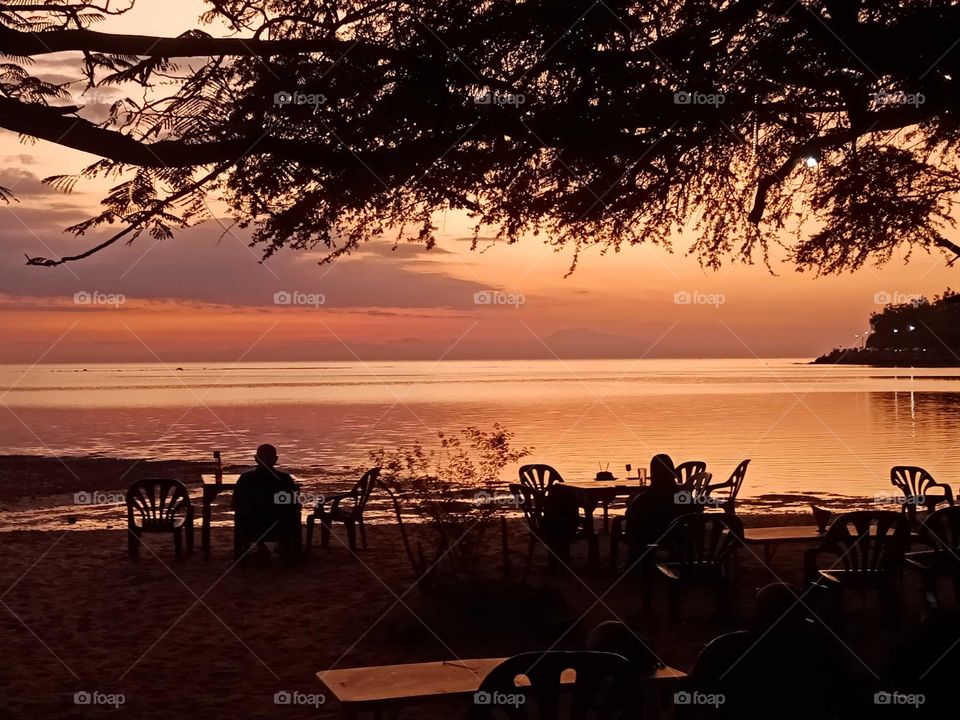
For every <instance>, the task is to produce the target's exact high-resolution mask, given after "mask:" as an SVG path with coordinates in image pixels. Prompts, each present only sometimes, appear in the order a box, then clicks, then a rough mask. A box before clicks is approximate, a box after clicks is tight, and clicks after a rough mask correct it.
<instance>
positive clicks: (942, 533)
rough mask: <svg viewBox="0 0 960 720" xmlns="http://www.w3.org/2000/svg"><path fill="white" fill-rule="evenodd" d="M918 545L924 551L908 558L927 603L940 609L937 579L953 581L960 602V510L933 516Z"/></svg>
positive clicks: (924, 524)
mask: <svg viewBox="0 0 960 720" xmlns="http://www.w3.org/2000/svg"><path fill="white" fill-rule="evenodd" d="M918 535H919V538H918V540H917V542H918V543H920V544H923V545H926V546H927V549H925V550H915V551H913V552H908V553H907V554H906V555H905V559H906V562H907V566H908V567H910V568H912V569H914V570H916V571H917V572H919V573H920V580H921V590H922V593H923V597H924V600H926V602H927V605H928V606H929V607H930V608H931V609H935V608H937V607H938V606H939V604H940V603H939V601H938V599H937V578H939V577H944V576H945V577H949V578H950V579H951V580H952V581H953V588H954V595H955V597H956V599H957V600H960V507H945V508H940V509H939V510H937V511H935V512H932V513H930V514H929V515H928V516H927V518H926V519H925V520H924V521H923V522H922V523H921V524H920V528H919V531H918Z"/></svg>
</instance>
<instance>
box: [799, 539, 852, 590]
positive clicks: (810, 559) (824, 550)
mask: <svg viewBox="0 0 960 720" xmlns="http://www.w3.org/2000/svg"><path fill="white" fill-rule="evenodd" d="M821 555H837V556H841V557H842V552H841V551H840V550H839V548H834V547H833V546H832V545H821V546H820V547H816V548H810V549H809V550H805V551H804V553H803V580H804V582H806V583H810V582H813V581H814V579H816V576H817V572H818V571H819V568H818V567H817V558H819V557H820V556H821Z"/></svg>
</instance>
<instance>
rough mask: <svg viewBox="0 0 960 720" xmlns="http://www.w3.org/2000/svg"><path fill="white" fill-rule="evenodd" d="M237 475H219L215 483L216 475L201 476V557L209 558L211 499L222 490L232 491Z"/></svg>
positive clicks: (235, 484)
mask: <svg viewBox="0 0 960 720" xmlns="http://www.w3.org/2000/svg"><path fill="white" fill-rule="evenodd" d="M239 479H240V476H239V475H233V474H231V475H227V474H224V475H221V476H220V481H219V482H217V476H216V475H201V476H200V480H201V482H202V483H203V505H202V509H201V513H200V514H201V516H202V524H201V527H200V547H201V548H202V549H203V556H204V557H205V558H208V557H210V514H211V510H210V506H211V505H212V504H213V499H214V498H215V497H216V496H217V495H219V494H220V493H222V492H223V491H224V490H233V489H234V488H235V487H236V486H237V480H239Z"/></svg>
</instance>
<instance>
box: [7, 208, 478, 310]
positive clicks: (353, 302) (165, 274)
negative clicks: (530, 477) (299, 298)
mask: <svg viewBox="0 0 960 720" xmlns="http://www.w3.org/2000/svg"><path fill="white" fill-rule="evenodd" d="M74 210H75V209H74V208H70V207H64V208H59V209H47V210H43V211H39V210H37V209H36V208H32V209H25V210H21V209H18V210H16V211H15V213H16V217H15V218H12V219H11V222H8V223H6V224H5V227H4V228H3V229H2V230H0V241H2V250H0V288H3V291H4V292H5V293H7V294H9V295H14V296H31V297H36V296H43V297H49V296H72V295H73V294H74V293H75V292H78V291H81V290H85V291H88V292H94V291H96V292H102V293H122V294H123V295H125V296H126V297H128V298H131V299H139V300H159V299H173V300H181V301H193V302H201V303H205V304H218V305H226V306H234V307H245V308H251V307H269V308H273V307H276V303H275V299H274V298H275V295H276V294H277V293H278V292H286V293H288V294H292V293H301V294H305V295H312V296H323V303H322V304H323V305H324V306H325V307H329V308H370V309H384V308H386V309H394V310H403V309H421V310H424V309H434V310H444V311H448V310H451V309H452V310H458V309H459V310H470V311H475V310H477V307H476V306H475V304H474V293H476V292H477V291H478V290H481V289H486V288H481V287H479V283H478V282H476V281H472V280H464V279H461V278H457V277H455V276H453V275H450V274H448V273H447V272H445V271H444V269H443V267H442V266H441V265H440V264H439V263H434V262H432V261H427V260H424V259H423V256H424V254H425V253H426V251H425V250H424V249H423V248H422V247H420V248H417V247H412V246H406V245H403V246H399V247H400V248H403V249H400V250H398V251H397V252H396V254H393V251H391V250H390V249H389V248H390V247H392V244H391V243H381V242H371V243H369V244H368V245H366V246H364V248H363V249H362V251H361V252H359V253H358V254H356V255H354V256H350V257H346V258H342V259H340V260H338V261H337V262H335V263H333V264H331V265H318V264H317V262H316V258H317V254H316V253H298V252H294V251H281V252H280V253H278V254H277V255H275V256H274V257H272V258H271V259H270V260H268V261H266V262H260V257H261V256H260V253H259V251H258V249H256V248H251V247H249V244H248V238H247V236H245V235H243V234H239V233H233V232H231V233H230V234H228V235H226V236H224V237H223V238H222V239H218V238H219V236H220V235H221V234H222V230H221V229H220V228H219V227H218V226H216V225H215V224H214V223H207V224H205V225H203V226H199V227H196V228H192V229H189V230H186V231H181V232H178V233H177V235H176V236H175V238H174V239H172V240H165V241H162V242H157V241H154V240H153V239H152V238H150V237H149V236H146V235H145V236H142V237H140V238H139V239H137V240H136V241H135V242H134V243H133V245H132V246H125V245H117V246H114V247H111V248H109V249H107V250H105V251H103V252H102V253H99V254H97V255H94V256H92V257H90V258H88V259H86V260H82V261H80V262H76V263H70V264H68V265H65V266H61V267H55V268H42V267H26V266H25V265H24V264H23V262H24V261H23V253H24V252H29V253H31V254H39V255H44V256H51V255H53V256H55V255H57V254H58V253H60V254H66V253H75V252H77V251H78V250H80V249H82V248H86V247H89V246H91V245H93V244H95V243H96V242H97V241H98V236H90V237H87V238H79V239H77V238H72V237H63V236H62V233H59V234H58V235H55V234H54V228H56V229H57V230H59V228H61V227H63V224H62V221H64V220H66V217H65V216H67V215H70V214H71V213H72V212H74ZM2 212H3V209H2V208H0V213H2ZM0 218H2V214H0ZM71 219H73V218H71ZM34 223H36V224H34ZM18 226H19V230H18V229H17V227H18ZM81 243H82V246H81V245H80V244H81ZM430 252H431V253H433V252H434V251H430Z"/></svg>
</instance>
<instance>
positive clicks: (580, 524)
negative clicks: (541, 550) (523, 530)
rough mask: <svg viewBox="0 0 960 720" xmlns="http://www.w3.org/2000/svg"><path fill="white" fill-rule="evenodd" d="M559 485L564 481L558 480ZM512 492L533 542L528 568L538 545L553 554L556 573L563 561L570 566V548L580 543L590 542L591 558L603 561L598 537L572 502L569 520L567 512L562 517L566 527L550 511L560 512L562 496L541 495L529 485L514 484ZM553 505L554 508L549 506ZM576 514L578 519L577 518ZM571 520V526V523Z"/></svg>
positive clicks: (530, 547) (528, 554) (552, 566)
mask: <svg viewBox="0 0 960 720" xmlns="http://www.w3.org/2000/svg"><path fill="white" fill-rule="evenodd" d="M558 482H562V480H561V481H558ZM510 492H511V493H512V494H513V495H514V496H515V497H517V498H518V500H519V504H520V507H521V509H522V510H523V518H524V521H525V522H526V525H527V530H528V532H529V535H530V542H529V545H528V548H527V569H528V570H529V569H530V568H531V567H532V566H533V551H534V548H535V547H536V546H537V543H541V544H543V545H544V547H546V548H547V549H548V551H549V559H550V568H551V570H553V571H557V570H559V569H560V565H561V562H563V563H569V561H570V546H571V545H572V544H573V543H575V542H577V541H579V540H586V541H587V544H588V547H589V550H588V552H589V556H590V558H591V559H592V560H594V559H596V558H599V554H600V549H599V540H598V538H597V534H596V533H595V532H593V530H592V529H591V528H589V527H588V525H587V522H586V518H585V517H584V516H583V515H582V514H581V513H580V512H579V510H580V509H579V508H576V509H575V510H574V509H573V503H572V502H571V503H570V506H569V509H570V513H569V517H568V515H567V514H566V513H565V512H564V513H563V514H561V515H560V517H561V518H564V520H563V522H562V528H561V527H558V523H557V522H556V521H555V520H554V521H553V522H552V521H551V518H550V517H548V514H549V513H550V512H556V511H558V510H560V507H559V506H560V505H562V503H560V502H559V501H560V500H561V499H562V498H561V496H552V499H551V496H550V495H548V494H547V493H541V492H539V491H538V490H537V489H536V488H534V487H532V486H531V485H529V484H522V483H511V484H510ZM550 503H553V504H554V507H553V508H550V507H548V505H549V504H550ZM574 514H576V517H574ZM567 520H569V523H568V522H567Z"/></svg>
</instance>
